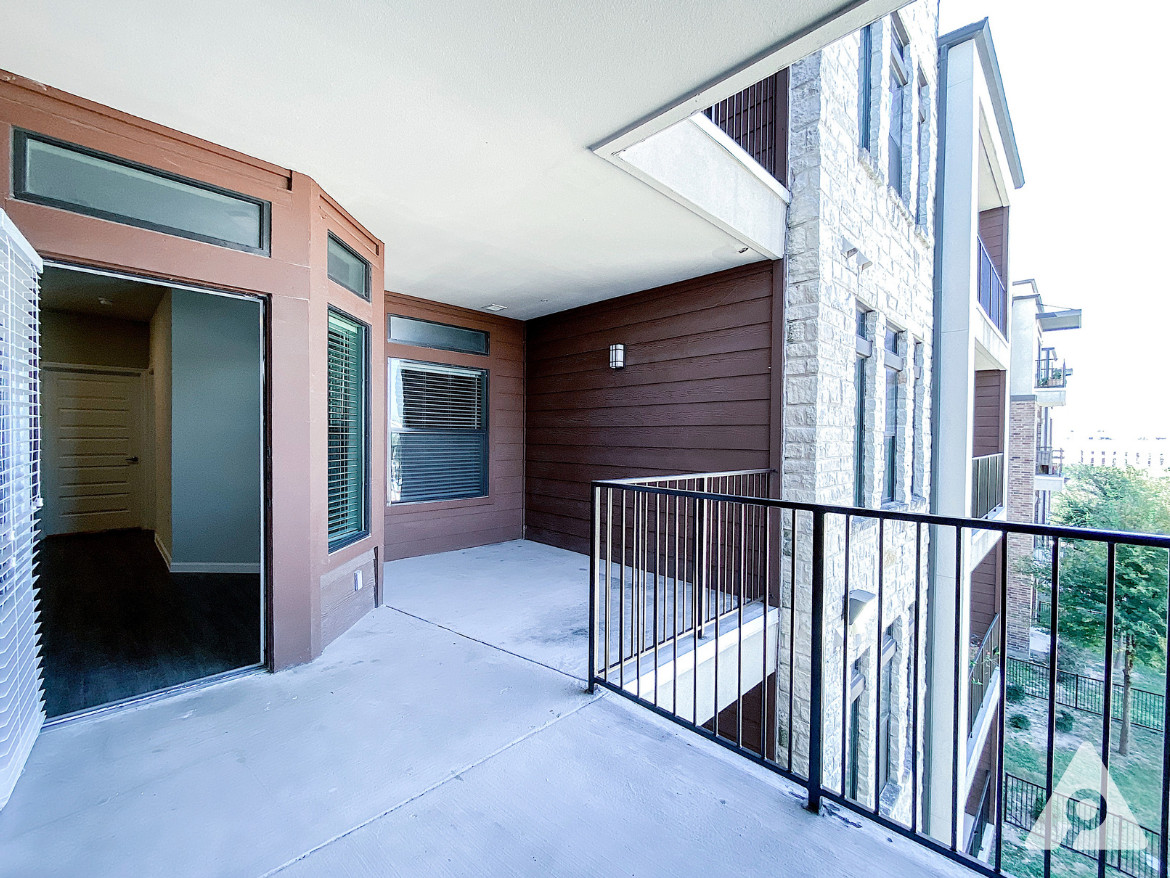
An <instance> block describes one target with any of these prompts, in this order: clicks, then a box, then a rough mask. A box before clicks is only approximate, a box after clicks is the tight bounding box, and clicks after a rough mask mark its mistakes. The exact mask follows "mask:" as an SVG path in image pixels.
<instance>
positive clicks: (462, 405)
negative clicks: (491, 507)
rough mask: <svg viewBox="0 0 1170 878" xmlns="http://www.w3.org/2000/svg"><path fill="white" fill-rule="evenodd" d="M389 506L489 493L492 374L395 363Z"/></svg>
mask: <svg viewBox="0 0 1170 878" xmlns="http://www.w3.org/2000/svg"><path fill="white" fill-rule="evenodd" d="M389 371H390V387H389V395H390V400H389V402H390V405H389V409H390V412H389V418H390V425H389V426H390V442H389V466H388V479H387V497H388V500H389V502H390V503H418V502H422V501H426V500H461V499H466V498H469V497H483V496H485V495H486V494H487V492H488V491H487V488H488V486H487V448H488V445H487V401H488V394H487V372H486V371H485V370H483V369H468V368H463V367H458V366H444V365H438V364H435V363H417V362H413V361H410V360H396V359H392V360H390V370H389Z"/></svg>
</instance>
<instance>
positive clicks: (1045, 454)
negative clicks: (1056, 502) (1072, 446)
mask: <svg viewBox="0 0 1170 878" xmlns="http://www.w3.org/2000/svg"><path fill="white" fill-rule="evenodd" d="M1063 489H1064V449H1063V448H1053V447H1052V446H1051V445H1040V446H1037V448H1036V490H1037V491H1061V490H1063Z"/></svg>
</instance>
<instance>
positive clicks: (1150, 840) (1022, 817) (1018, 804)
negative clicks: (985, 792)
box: [1003, 774, 1164, 878]
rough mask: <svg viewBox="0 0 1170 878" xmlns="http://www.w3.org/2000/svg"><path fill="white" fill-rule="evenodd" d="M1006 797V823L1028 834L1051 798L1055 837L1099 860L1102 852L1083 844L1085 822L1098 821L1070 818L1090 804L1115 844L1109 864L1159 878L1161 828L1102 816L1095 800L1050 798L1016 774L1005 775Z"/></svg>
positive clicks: (1137, 877) (1135, 876) (1141, 877)
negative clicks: (1159, 831)
mask: <svg viewBox="0 0 1170 878" xmlns="http://www.w3.org/2000/svg"><path fill="white" fill-rule="evenodd" d="M1003 796H1004V815H1003V822H1004V823H1005V824H1007V825H1008V826H1014V827H1015V828H1017V829H1020V830H1023V833H1025V834H1026V833H1031V832H1033V831H1034V830H1036V829H1037V827H1038V826H1039V825H1040V821H1041V820H1042V819H1044V810H1045V803H1047V802H1049V801H1051V802H1052V807H1051V808H1050V809H1049V811H1050V812H1051V815H1052V824H1053V826H1052V836H1053V838H1056V839H1058V840H1059V846H1060V847H1061V848H1063V849H1064V850H1068V851H1075V852H1076V853H1078V854H1081V855H1082V856H1084V857H1087V858H1089V859H1090V860H1097V859H1098V851H1097V850H1093V849H1088V850H1086V845H1085V844H1083V843H1080V836H1081V832H1083V829H1082V826H1083V825H1084V823H1088V824H1089V825H1090V826H1093V823H1094V821H1084V820H1081V819H1078V820H1077V822H1076V823H1075V824H1074V823H1073V821H1072V819H1071V818H1070V817H1069V815H1070V813H1075V811H1074V809H1077V810H1079V809H1080V808H1081V807H1083V806H1088V809H1089V813H1090V814H1093V813H1096V814H1097V816H1096V818H1095V822H1096V823H1097V824H1103V825H1102V827H1101V828H1102V829H1103V830H1104V833H1105V836H1106V837H1107V838H1109V839H1111V844H1112V846H1111V847H1107V848H1106V849H1105V851H1104V854H1105V857H1104V860H1105V865H1106V866H1107V867H1108V868H1110V869H1114V870H1116V871H1117V872H1120V873H1121V874H1122V875H1129V876H1131V878H1158V876H1159V862H1158V856H1157V851H1158V850H1159V847H1158V845H1159V839H1158V831H1157V830H1155V829H1150V828H1148V827H1146V826H1141V825H1140V824H1138V823H1134V822H1133V821H1132V820H1129V819H1126V818H1124V817H1121V816H1119V815H1117V814H1107V815H1105V816H1104V818H1102V816H1101V815H1100V811H1099V810H1098V809H1099V808H1100V804H1099V803H1098V802H1097V801H1095V800H1093V799H1083V798H1074V797H1069V796H1063V795H1061V794H1060V793H1054V794H1053V795H1052V797H1051V799H1050V798H1049V797H1048V796H1047V795H1045V792H1044V787H1043V786H1042V785H1041V784H1038V783H1033V782H1032V781H1030V780H1025V779H1024V778H1022V777H1016V776H1015V775H1012V774H1005V775H1004V784H1003ZM1070 806H1071V807H1070ZM1163 874H1164V873H1163Z"/></svg>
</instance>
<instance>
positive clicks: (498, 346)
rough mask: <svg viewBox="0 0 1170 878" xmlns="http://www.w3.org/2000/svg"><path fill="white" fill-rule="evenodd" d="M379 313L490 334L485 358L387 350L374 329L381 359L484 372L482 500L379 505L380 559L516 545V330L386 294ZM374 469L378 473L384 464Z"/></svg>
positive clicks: (519, 510) (520, 342)
mask: <svg viewBox="0 0 1170 878" xmlns="http://www.w3.org/2000/svg"><path fill="white" fill-rule="evenodd" d="M386 313H387V314H397V315H400V316H404V317H417V318H420V319H423V320H432V321H435V322H437V323H447V324H450V325H452V326H460V327H465V328H467V329H479V330H485V331H487V332H488V333H490V342H489V354H488V356H486V357H485V356H478V355H475V354H462V353H453V352H451V351H441V350H436V349H433V348H422V347H414V346H411V345H401V344H391V343H390V342H389V341H386V339H387V328H386V327H385V326H383V327H380V328H379V327H375V328H374V332H375V333H379V332H380V333H381V338H382V339H383V341H384V342H385V346H386V358H387V359H389V358H392V357H398V358H400V359H404V360H420V361H423V362H427V363H444V364H448V365H453V366H469V367H472V368H476V369H487V370H488V496H487V497H476V498H472V499H469V500H441V501H437V502H434V503H404V504H393V505H387V506H386V507H385V509H386V552H385V557H386V560H388V561H393V560H395V559H398V558H411V557H414V556H416V555H429V554H432V553H434V552H447V551H451V550H454V549H467V548H471V547H472V546H483V545H488V544H490V543H500V542H504V541H505V540H518V539H520V538H521V537H522V536H523V535H524V324H523V323H521V322H519V321H517V320H510V319H508V318H506V317H499V316H496V315H491V314H482V313H480V312H478V311H471V310H468V309H465V308H456V307H453V306H450V305H442V304H439V303H437V302H427V301H424V300H422V299H415V298H412V297H409V296H402V295H397V294H394V293H387V294H386ZM375 338H377V335H375ZM374 465H375V466H380V467H382V468H383V469H385V467H386V461H384V460H383V461H375V462H374ZM391 587H393V586H392V584H391Z"/></svg>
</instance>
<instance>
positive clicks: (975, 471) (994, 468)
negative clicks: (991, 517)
mask: <svg viewBox="0 0 1170 878" xmlns="http://www.w3.org/2000/svg"><path fill="white" fill-rule="evenodd" d="M1000 506H1003V452H1000V453H999V454H985V455H983V456H982V457H975V458H972V460H971V517H972V518H984V517H986V516H987V515H988V513H990V512H993V511H994V510H996V509H998V508H999V507H1000Z"/></svg>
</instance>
